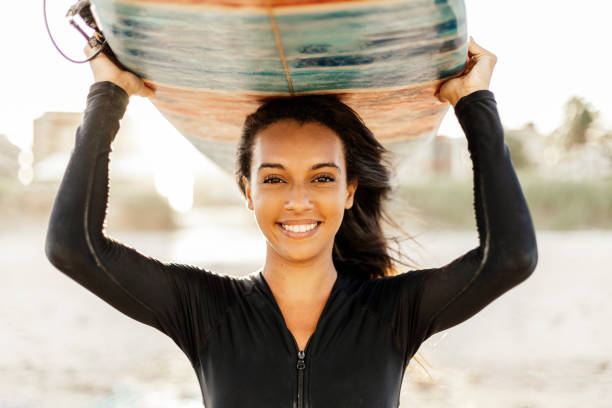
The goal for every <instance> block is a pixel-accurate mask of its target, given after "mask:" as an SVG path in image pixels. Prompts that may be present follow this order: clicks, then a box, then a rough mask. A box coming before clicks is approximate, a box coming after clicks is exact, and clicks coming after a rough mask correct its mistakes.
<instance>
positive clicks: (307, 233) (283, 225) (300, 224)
mask: <svg viewBox="0 0 612 408" xmlns="http://www.w3.org/2000/svg"><path fill="white" fill-rule="evenodd" d="M276 225H277V226H278V227H279V229H280V230H281V232H282V233H283V234H285V235H286V236H288V237H290V238H298V239H299V238H307V237H311V236H313V235H314V234H316V232H317V231H318V230H319V225H321V221H316V220H299V221H283V222H277V223H276Z"/></svg>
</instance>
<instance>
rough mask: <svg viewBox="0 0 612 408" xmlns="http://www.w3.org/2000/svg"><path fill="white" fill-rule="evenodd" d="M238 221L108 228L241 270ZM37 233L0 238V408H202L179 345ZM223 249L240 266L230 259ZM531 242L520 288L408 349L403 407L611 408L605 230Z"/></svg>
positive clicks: (251, 239)
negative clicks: (62, 260)
mask: <svg viewBox="0 0 612 408" xmlns="http://www.w3.org/2000/svg"><path fill="white" fill-rule="evenodd" d="M245 214H246V213H245ZM245 216H248V214H247V215H245ZM241 217H242V216H239V217H235V216H231V213H229V212H224V211H223V210H219V211H218V212H215V211H213V210H211V211H209V212H208V213H206V214H205V215H200V218H198V222H197V223H196V224H193V225H199V226H200V227H199V228H197V227H186V228H183V229H181V230H178V231H172V232H137V231H117V232H114V231H112V230H110V231H109V233H110V235H111V236H113V238H115V239H118V240H120V241H122V242H124V243H126V244H129V245H130V246H133V247H135V248H136V249H138V250H139V251H141V252H144V253H145V254H147V255H151V256H155V257H157V258H158V259H161V260H164V261H171V260H174V261H180V262H192V263H196V264H198V265H201V266H205V267H207V268H210V269H212V270H215V271H218V272H221V273H228V274H236V275H241V274H246V273H249V272H252V271H253V270H255V269H257V268H258V267H259V266H260V265H261V260H262V259H261V255H262V251H261V250H262V249H263V239H262V238H261V237H260V236H259V233H258V231H257V230H256V229H255V228H254V226H253V224H252V222H251V223H249V222H246V223H242V222H241V220H242V218H241ZM214 220H216V221H214ZM191 221H193V220H188V222H191ZM204 225H206V226H207V227H206V228H204V227H203V226H204ZM237 225H242V226H243V229H242V230H240V234H236V230H235V229H232V230H231V231H230V228H229V227H230V226H232V228H234V227H236V226H237ZM45 232H46V220H42V221H35V222H34V221H33V222H32V223H26V224H24V225H21V226H20V227H19V228H17V227H13V228H11V229H9V230H3V232H2V234H1V235H0V259H1V269H0V278H1V279H2V285H0V325H1V326H2V335H1V336H0V347H1V350H2V352H0V408H26V407H27V408H30V407H37V408H51V407H53V408H55V407H64V408H77V407H79V408H83V407H86V408H94V407H95V408H111V407H112V408H119V407H136V408H139V407H143V408H144V407H147V408H156V407H166V408H168V407H171V408H174V407H176V408H179V407H180V408H193V407H201V406H203V405H202V402H201V395H200V389H199V386H198V383H197V379H196V376H195V374H194V372H193V369H192V367H191V365H190V363H189V361H188V360H187V358H186V357H185V356H184V355H183V354H182V352H181V351H180V349H179V348H178V347H177V346H176V345H175V344H174V343H173V342H172V341H171V340H170V339H169V338H167V337H166V336H164V335H163V334H162V333H160V332H157V331H156V330H155V329H153V328H150V327H148V326H145V325H143V324H141V323H139V322H136V321H134V320H131V319H130V318H128V317H126V316H125V315H122V314H121V313H120V312H118V311H116V310H115V309H113V308H112V307H110V306H109V305H107V304H106V303H104V302H103V301H102V300H100V299H99V298H97V297H96V296H94V295H92V294H91V293H90V292H88V291H87V290H85V289H84V288H82V287H81V286H79V285H78V284H76V283H75V282H74V281H72V280H71V279H69V278H67V277H66V276H65V275H63V274H62V273H61V272H59V271H58V270H56V269H55V268H54V267H53V266H52V265H51V264H50V263H49V262H48V260H47V259H46V257H45V255H44V238H45ZM236 237H240V238H239V240H236ZM213 242H214V243H215V245H216V246H214V245H212V244H211V243H213ZM419 242H420V243H421V244H423V246H424V247H425V249H426V251H423V250H421V251H420V253H419V254H418V258H419V260H420V261H421V263H422V266H423V267H427V266H440V265H443V264H445V263H448V262H450V261H451V260H452V259H454V258H455V257H457V256H459V255H461V254H463V253H464V252H466V251H468V250H469V249H471V248H473V247H474V246H476V245H477V234H476V231H475V230H474V231H459V232H453V231H431V232H427V233H423V234H422V235H420V236H419ZM232 245H233V246H234V247H235V246H239V247H241V248H245V249H246V250H245V256H244V258H243V259H241V260H235V262H232V260H233V259H234V258H233V257H232V256H230V255H229V254H230V253H231V252H229V251H228V247H231V246H232ZM538 246H539V263H538V266H537V269H536V271H535V272H534V274H533V275H532V276H531V277H530V278H529V279H528V280H527V281H525V282H524V283H523V284H521V285H519V286H518V287H516V288H514V289H512V290H511V291H509V292H508V293H506V294H505V295H503V296H502V297H500V298H499V299H497V300H496V301H495V302H493V303H492V304H490V305H489V306H487V307H486V308H485V309H484V310H483V311H481V312H480V313H479V314H477V315H476V316H474V317H473V318H471V319H470V320H468V321H466V322H464V323H462V324H460V325H458V326H455V327H453V328H451V329H449V330H447V331H446V332H442V333H438V334H436V335H434V336H432V337H431V338H430V339H429V340H427V342H426V343H424V344H423V345H422V346H421V348H420V351H419V354H418V356H420V357H423V358H424V360H426V361H427V362H428V363H429V365H428V366H427V369H428V371H429V373H430V375H431V377H430V376H428V375H427V374H426V373H425V371H424V370H423V369H422V368H421V367H420V366H419V365H418V364H416V362H415V361H414V360H413V361H412V362H411V364H410V366H409V369H408V370H407V372H406V376H405V380H404V384H403V389H402V395H401V401H402V402H401V406H402V407H415V406H418V407H428V408H438V407H445V408H451V407H457V408H476V407H500V408H528V407H529V408H540V407H555V408H564V407H568V408H569V407H578V406H588V407H592V408H609V407H612V329H611V327H610V325H609V322H610V321H612V303H611V302H610V301H609V296H610V295H609V294H610V287H611V285H612V274H611V273H610V272H611V271H612V268H611V267H610V265H611V264H612V251H611V249H612V231H586V230H584V231H573V232H556V231H555V232H553V231H538ZM228 261H230V262H229V263H228ZM421 361H423V360H422V359H421ZM238 392H239V390H238Z"/></svg>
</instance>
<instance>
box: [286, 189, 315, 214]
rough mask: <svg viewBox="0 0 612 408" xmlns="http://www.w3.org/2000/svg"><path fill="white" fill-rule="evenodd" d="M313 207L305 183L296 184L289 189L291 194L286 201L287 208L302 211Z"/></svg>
mask: <svg viewBox="0 0 612 408" xmlns="http://www.w3.org/2000/svg"><path fill="white" fill-rule="evenodd" d="M311 208H312V201H311V197H310V193H309V191H308V188H306V187H305V186H303V185H301V184H300V185H296V184H294V185H293V186H292V188H291V190H289V196H288V197H287V202H286V203H285V209H287V210H292V211H296V212H301V211H304V210H308V209H311Z"/></svg>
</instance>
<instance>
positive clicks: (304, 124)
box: [236, 95, 394, 286]
mask: <svg viewBox="0 0 612 408" xmlns="http://www.w3.org/2000/svg"><path fill="white" fill-rule="evenodd" d="M385 153H386V151H385V149H384V147H383V146H382V145H381V144H380V143H379V142H378V141H377V140H376V138H375V137H374V135H373V134H372V132H370V130H369V129H368V128H367V127H366V125H365V124H364V123H363V121H362V120H361V118H360V117H359V115H358V114H357V113H356V112H355V111H353V110H352V109H351V108H350V107H349V106H347V105H345V104H344V103H342V102H341V101H340V100H339V98H338V97H337V96H335V95H305V96H297V97H281V98H273V99H271V100H268V101H267V103H265V104H263V105H262V106H261V107H260V108H259V109H258V110H257V111H256V112H254V113H252V114H251V115H249V116H248V117H247V118H246V120H245V124H244V128H243V133H242V138H241V140H240V143H239V145H238V154H237V165H236V168H237V172H236V175H237V182H238V185H239V187H240V189H241V191H242V192H243V194H244V195H245V197H246V199H247V202H248V207H249V209H251V210H253V211H254V212H255V216H256V219H257V222H258V225H259V227H260V229H261V230H262V232H263V234H264V235H265V236H266V238H267V243H268V246H269V248H268V254H271V253H275V252H276V253H280V251H283V248H285V247H284V245H289V248H293V249H292V251H299V252H300V256H299V257H298V258H294V259H296V260H298V259H301V261H302V262H301V264H302V266H303V267H304V268H303V269H305V270H306V272H304V273H302V274H303V275H306V276H312V275H313V274H312V272H308V271H309V270H310V271H312V269H311V268H312V265H310V266H309V265H307V264H308V263H312V262H315V261H316V262H318V263H319V264H321V265H323V264H326V265H327V266H326V268H327V269H328V270H329V271H331V272H330V273H331V274H332V275H333V274H335V272H333V270H334V267H335V269H337V270H338V271H339V272H340V271H341V272H345V273H350V274H351V275H352V276H355V277H357V278H359V279H370V278H373V277H380V276H385V275H388V274H389V273H390V271H391V268H392V266H393V261H394V260H393V258H392V257H391V256H390V255H389V252H388V251H387V240H386V238H385V236H384V234H383V231H382V225H381V221H383V218H384V219H386V220H387V221H388V222H390V223H391V224H393V222H392V221H391V219H390V218H389V217H388V216H386V213H385V212H384V209H383V204H384V200H385V199H386V198H387V197H388V194H389V193H390V191H391V186H390V172H389V165H388V162H387V161H386V158H385ZM315 223H316V225H315ZM296 224H297V225H300V224H301V225H303V227H301V228H306V226H307V225H309V224H310V225H315V228H314V229H313V230H311V231H309V234H305V233H300V235H287V232H291V230H292V229H294V230H295V227H292V225H296ZM278 231H280V232H281V233H282V234H281V235H279V234H278ZM294 234H295V232H294ZM277 237H278V238H284V237H288V238H302V237H304V238H306V237H313V239H310V240H308V241H305V240H300V242H299V245H296V242H294V240H287V239H280V240H279V239H277ZM286 255H289V254H286ZM270 261H272V259H270ZM266 265H270V263H269V262H266ZM274 269H276V268H275V267H272V268H271V270H274ZM271 270H267V269H266V268H264V271H263V272H264V276H266V277H268V275H269V274H270V272H271ZM293 275H295V276H297V275H300V274H299V273H294V274H293ZM270 279H273V277H270ZM317 286H318V285H317Z"/></svg>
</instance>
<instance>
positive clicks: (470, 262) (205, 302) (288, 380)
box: [45, 41, 537, 408]
mask: <svg viewBox="0 0 612 408" xmlns="http://www.w3.org/2000/svg"><path fill="white" fill-rule="evenodd" d="M494 65H495V57H494V56H493V55H492V54H491V53H489V52H488V51H486V50H484V49H482V48H481V47H479V46H478V45H477V44H476V43H475V42H473V41H472V42H471V43H470V60H469V61H468V62H467V64H466V71H465V72H464V73H463V74H462V75H461V76H459V77H457V78H454V79H452V80H450V81H448V82H445V83H444V84H443V85H442V86H441V87H440V89H439V98H440V100H442V101H448V102H450V103H451V104H452V105H453V106H454V108H455V114H456V115H457V118H458V119H459V122H460V124H461V126H462V127H463V129H464V131H465V134H466V137H467V139H468V149H469V151H470V155H471V158H472V161H473V165H474V207H475V210H476V223H477V227H478V234H479V245H478V247H476V248H474V249H472V250H471V251H468V252H467V253H465V254H463V255H461V256H459V257H458V258H456V259H455V260H454V261H452V262H451V263H449V264H448V265H444V266H441V267H439V268H431V269H421V270H412V271H408V272H404V273H399V274H395V273H391V272H392V270H393V267H394V266H396V265H395V262H394V260H393V259H392V258H391V256H390V255H389V250H388V245H387V242H386V241H385V238H384V236H383V234H382V232H381V230H382V228H381V222H382V221H384V211H383V204H384V202H385V198H387V195H388V193H389V191H390V188H389V170H388V166H387V165H386V163H385V160H384V156H385V154H384V153H385V151H384V149H383V148H382V147H381V145H380V144H379V143H378V142H377V141H376V139H375V138H374V136H373V135H372V133H371V132H370V131H369V130H368V128H367V127H366V126H365V124H364V123H363V121H362V120H361V119H360V118H359V116H358V115H357V113H356V112H354V111H353V110H352V109H351V108H349V107H348V106H347V105H345V104H343V103H342V102H341V101H340V100H338V99H336V97H332V96H324V95H317V96H315V95H311V96H299V97H289V98H280V99H271V100H269V101H267V102H266V103H265V104H263V105H262V106H261V107H260V108H259V109H258V110H257V111H256V112H254V113H252V114H251V115H249V116H248V117H247V118H246V121H245V124H244V131H243V137H242V141H241V144H240V148H239V150H238V156H237V159H238V167H237V170H236V171H237V181H238V183H239V186H240V188H241V190H242V192H243V193H244V195H245V199H246V201H247V205H248V207H249V209H251V210H252V211H253V212H254V213H255V217H256V219H257V223H258V225H259V227H260V228H261V230H262V232H263V234H264V236H265V238H266V242H267V247H266V260H265V264H264V266H263V268H262V269H261V270H259V271H256V272H253V273H250V274H246V275H245V276H242V277H232V276H228V275H223V274H218V273H214V272H212V271H209V270H206V269H203V268H199V267H196V266H191V265H185V264H176V263H169V264H168V263H163V262H160V261H159V260H157V259H155V258H152V257H148V256H146V255H144V254H141V253H140V252H138V251H136V250H135V249H133V248H131V247H129V246H127V245H124V244H122V243H120V242H117V241H115V240H113V239H112V238H109V237H107V236H106V234H105V231H104V221H105V216H106V208H107V202H108V192H109V183H108V170H109V166H108V165H109V157H110V151H111V143H112V142H113V139H114V138H115V135H116V133H117V131H118V129H119V120H120V119H121V117H122V116H123V114H124V112H125V110H126V108H127V104H128V100H129V96H130V95H134V94H140V95H145V96H146V95H149V94H151V93H152V92H153V91H152V90H151V89H148V88H147V87H146V86H145V85H144V84H143V82H142V80H141V79H139V78H138V77H136V76H134V75H133V74H130V73H128V72H122V71H120V70H118V68H117V67H115V66H114V65H113V64H112V63H111V62H110V61H109V60H108V59H106V57H104V56H103V55H102V54H101V55H100V56H98V57H96V58H95V59H93V60H92V62H91V66H92V68H93V70H94V76H95V78H96V83H94V84H93V85H92V86H91V88H90V93H89V95H88V99H87V108H86V110H85V115H84V119H83V123H82V125H81V126H80V127H79V128H78V130H77V135H76V143H75V147H74V149H73V151H72V154H71V157H70V161H69V163H68V167H67V168H66V172H65V174H64V177H63V179H62V182H61V185H60V187H59V191H58V194H57V197H56V199H55V203H54V205H53V210H52V213H51V219H50V222H49V227H48V232H47V238H46V248H45V249H46V253H47V256H48V258H49V260H50V261H51V262H52V264H53V265H55V266H56V267H57V268H58V269H59V270H61V271H62V272H64V273H65V274H66V275H68V276H69V277H71V278H72V279H74V280H75V281H77V282H78V283H79V284H81V285H82V286H84V287H85V288H87V289H89V290H90V291H91V292H93V293H94V294H96V295H97V296H99V297H100V298H102V299H103V300H104V301H106V302H108V303H109V304H110V305H112V306H113V307H115V308H116V309H117V310H119V311H121V312H123V313H124V314H126V315H127V316H129V317H131V318H133V319H136V320H138V321H140V322H142V323H144V324H147V325H149V326H151V327H154V328H156V329H157V330H159V331H161V332H163V333H165V334H166V335H168V336H169V337H170V338H172V339H173V340H174V341H175V343H176V344H177V345H178V346H179V347H180V348H181V350H183V352H184V353H185V354H186V356H187V357H188V358H189V360H190V362H191V363H192V365H193V368H194V370H195V372H196V375H197V377H198V380H199V382H200V386H201V390H202V398H203V401H204V403H205V405H206V407H208V408H214V407H266V408H267V407H296V408H304V407H388V408H390V407H397V406H398V405H399V395H400V389H401V384H402V380H403V377H404V373H405V370H406V367H407V366H408V363H409V362H410V360H411V359H412V358H413V356H414V355H415V353H416V352H417V350H418V349H419V347H420V345H421V344H422V343H423V341H425V340H426V339H427V338H429V337H430V336H432V335H433V334H435V333H437V332H440V331H443V330H446V329H448V328H450V327H453V326H455V325H457V324H459V323H461V322H463V321H465V320H467V319H469V318H470V317H472V316H473V315H475V314H476V313H478V312H479V311H480V310H482V309H483V308H484V307H486V306H487V305H488V304H490V303H491V302H492V301H493V300H495V299H496V298H498V297H499V296H501V295H502V294H503V293H505V292H507V291H508V290H510V289H511V288H513V287H514V286H516V285H518V284H519V283H521V282H522V281H524V280H525V279H527V278H528V277H529V276H530V275H531V273H532V272H533V270H534V269H535V266H536V263H537V246H536V240H535V231H534V229H533V225H532V221H531V216H530V213H529V209H528V207H527V203H526V201H525V198H524V196H523V193H522V190H521V187H520V184H519V182H518V179H517V177H516V174H515V172H514V168H513V165H512V162H511V160H510V153H509V150H508V146H507V145H506V144H505V143H504V135H503V130H502V126H501V122H500V119H499V115H498V112H497V108H496V102H495V99H494V96H493V93H492V92H490V91H489V90H488V84H489V80H490V77H491V73H492V70H493V66H494ZM235 250H236V251H240V248H235Z"/></svg>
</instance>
